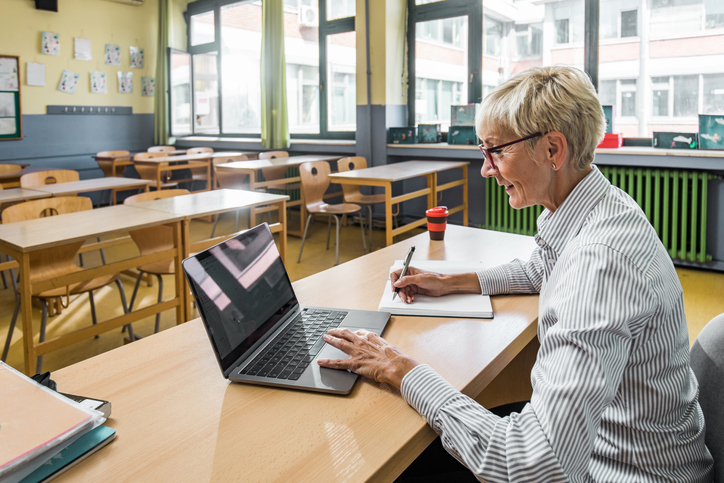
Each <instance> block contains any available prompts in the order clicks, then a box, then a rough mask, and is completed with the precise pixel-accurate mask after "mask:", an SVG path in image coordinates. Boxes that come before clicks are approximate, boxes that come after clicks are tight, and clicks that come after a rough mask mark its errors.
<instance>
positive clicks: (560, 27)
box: [556, 18, 569, 44]
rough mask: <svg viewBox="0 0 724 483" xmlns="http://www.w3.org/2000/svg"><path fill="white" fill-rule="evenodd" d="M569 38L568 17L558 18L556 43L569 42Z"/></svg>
mask: <svg viewBox="0 0 724 483" xmlns="http://www.w3.org/2000/svg"><path fill="white" fill-rule="evenodd" d="M568 39H569V36H568V19H567V18H562V19H559V20H556V43H557V44H567V43H568V42H569V40H568Z"/></svg>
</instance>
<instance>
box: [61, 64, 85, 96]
mask: <svg viewBox="0 0 724 483" xmlns="http://www.w3.org/2000/svg"><path fill="white" fill-rule="evenodd" d="M78 79H80V74H76V73H75V72H73V71H70V70H68V69H63V75H62V76H61V77H60V82H59V83H58V90H59V91H61V92H66V93H68V94H74V93H75V88H76V87H77V86H78Z"/></svg>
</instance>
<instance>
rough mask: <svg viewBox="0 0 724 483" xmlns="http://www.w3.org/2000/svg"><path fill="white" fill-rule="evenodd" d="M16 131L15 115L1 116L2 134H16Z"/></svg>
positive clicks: (0, 126)
mask: <svg viewBox="0 0 724 483" xmlns="http://www.w3.org/2000/svg"><path fill="white" fill-rule="evenodd" d="M16 132H17V127H16V125H15V118H14V117H6V118H0V136H4V135H7V134H15V133H16Z"/></svg>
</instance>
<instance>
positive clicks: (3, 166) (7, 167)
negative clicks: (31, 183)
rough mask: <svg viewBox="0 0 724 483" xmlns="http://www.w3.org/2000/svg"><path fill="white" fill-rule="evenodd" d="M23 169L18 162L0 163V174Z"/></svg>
mask: <svg viewBox="0 0 724 483" xmlns="http://www.w3.org/2000/svg"><path fill="white" fill-rule="evenodd" d="M22 169H23V167H22V166H20V165H19V164H10V163H0V174H13V173H17V172H18V171H21V170H22Z"/></svg>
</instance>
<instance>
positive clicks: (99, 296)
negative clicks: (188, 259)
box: [0, 214, 724, 372]
mask: <svg viewBox="0 0 724 483" xmlns="http://www.w3.org/2000/svg"><path fill="white" fill-rule="evenodd" d="M297 220H298V216H293V215H292V216H291V220H290V223H292V224H293V223H297V226H298V221H297ZM211 226H212V224H211V223H209V222H205V221H194V223H193V224H192V227H191V232H192V237H193V238H197V239H202V238H206V237H208V235H209V234H210V232H211ZM245 226H246V220H245V217H244V215H242V217H241V227H245ZM292 226H293V225H292ZM233 229H234V216H233V215H231V214H227V215H223V216H222V218H221V221H220V223H219V227H218V228H217V233H230V232H232V231H233ZM326 229H327V226H326V222H322V221H319V222H317V223H314V224H313V226H312V228H310V233H309V235H308V239H307V241H306V242H305V245H304V253H303V256H302V261H301V263H297V255H298V254H299V247H300V245H301V240H300V239H299V238H295V237H289V238H288V242H289V243H288V255H287V258H288V260H287V271H288V272H289V276H290V278H291V279H292V281H295V280H299V279H301V278H304V277H307V276H309V275H312V274H314V273H317V272H319V271H322V270H325V269H327V268H330V267H332V266H334V262H335V251H334V226H332V235H331V246H330V248H329V250H327V249H326V231H327V230H326ZM420 231H421V230H420ZM417 232H419V231H417ZM340 237H341V240H342V242H341V245H340V263H344V262H346V261H349V260H351V259H354V258H356V257H359V256H361V255H363V254H364V250H363V248H362V240H361V234H360V229H359V226H355V225H350V226H348V227H344V228H343V229H342V230H341V235H340ZM383 245H384V231H383V230H380V229H376V230H373V247H374V248H375V249H377V248H380V247H381V246H383ZM131 254H137V251H136V248H135V245H132V244H130V243H129V244H127V245H124V246H120V247H114V248H113V249H107V250H106V253H105V255H106V259H107V260H108V261H109V262H110V261H114V260H120V259H123V258H125V257H127V256H129V255H131ZM84 262H85V264H86V265H87V266H90V265H94V264H98V263H100V256H99V255H98V254H93V253H89V254H87V255H85V257H84ZM677 272H678V274H679V279H680V280H681V284H682V287H683V289H684V301H685V309H686V315H687V320H688V324H689V340H690V342H693V341H694V339H695V338H696V336H697V335H698V333H699V331H700V330H701V329H702V327H703V326H704V325H705V324H706V323H707V322H708V321H709V320H710V319H711V318H713V317H714V316H715V315H718V314H720V313H722V312H724V297H722V296H721V294H722V293H724V274H722V273H716V272H709V271H703V270H694V269H681V268H679V269H677ZM121 280H122V282H123V285H124V288H125V292H126V297H127V299H128V300H130V297H131V294H132V292H133V286H134V283H135V277H131V276H129V275H121ZM1 288H2V285H0V344H4V342H5V336H6V334H7V330H8V327H9V325H10V319H11V317H12V313H13V308H14V304H15V297H14V294H13V291H12V290H11V289H5V290H1ZM157 291H158V285H157V284H155V283H154V284H153V286H148V284H147V283H146V282H145V281H143V282H142V283H141V286H140V289H139V295H138V299H139V300H138V301H137V302H136V305H135V306H136V307H138V304H139V303H140V304H141V305H142V306H143V305H150V304H151V303H154V302H155V300H156V297H157V296H158V292H157ZM172 291H173V281H172V280H171V279H169V280H168V281H167V282H165V283H164V293H165V294H167V296H168V297H170V296H171V294H172ZM95 300H96V309H97V311H98V320H100V321H103V320H107V319H110V318H112V317H116V316H118V315H121V313H122V309H121V303H120V298H119V294H118V290H117V288H116V286H115V284H112V285H109V286H107V287H104V288H102V289H101V290H99V291H97V292H96V295H95ZM33 315H34V322H33V323H34V327H39V326H40V310H39V309H34V310H33ZM174 318H175V312H174V311H173V310H169V311H166V312H164V313H163V314H162V316H161V329H162V330H163V329H167V328H169V327H172V326H174V325H175V323H176V321H175V320H174ZM154 320H155V319H154V317H150V318H148V319H146V320H144V321H141V322H137V323H135V324H134V331H135V332H136V334H140V335H141V336H148V335H151V334H152V333H153V326H154ZM88 324H90V308H89V303H88V296H87V295H81V296H77V297H71V303H70V305H69V307H68V308H66V309H63V311H62V313H61V314H59V315H56V316H54V317H51V318H49V321H48V329H47V338H48V339H50V338H52V337H54V336H55V335H56V334H60V333H67V332H68V331H71V330H73V329H77V328H83V327H86V326H87V325H88ZM36 337H37V334H36ZM124 337H125V334H124V333H122V332H121V330H120V329H118V330H114V331H110V332H106V333H104V334H102V335H100V336H99V337H98V338H97V339H90V340H85V341H83V342H80V343H78V344H75V345H73V346H70V347H67V348H64V349H61V350H57V351H54V352H51V353H50V354H47V355H46V356H45V358H44V361H43V370H44V371H51V372H52V371H54V370H57V369H60V368H62V367H65V366H67V365H70V364H73V363H75V362H78V361H80V360H83V359H87V358H90V357H93V356H94V355H97V354H100V353H103V352H105V351H108V350H111V349H114V348H116V347H119V346H121V345H123V344H124ZM7 363H8V364H10V365H11V366H13V367H15V368H17V369H20V370H22V369H23V365H24V362H23V350H22V333H21V331H20V330H19V329H18V328H16V330H15V332H14V334H13V339H12V343H11V346H10V352H9V354H8V358H7Z"/></svg>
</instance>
